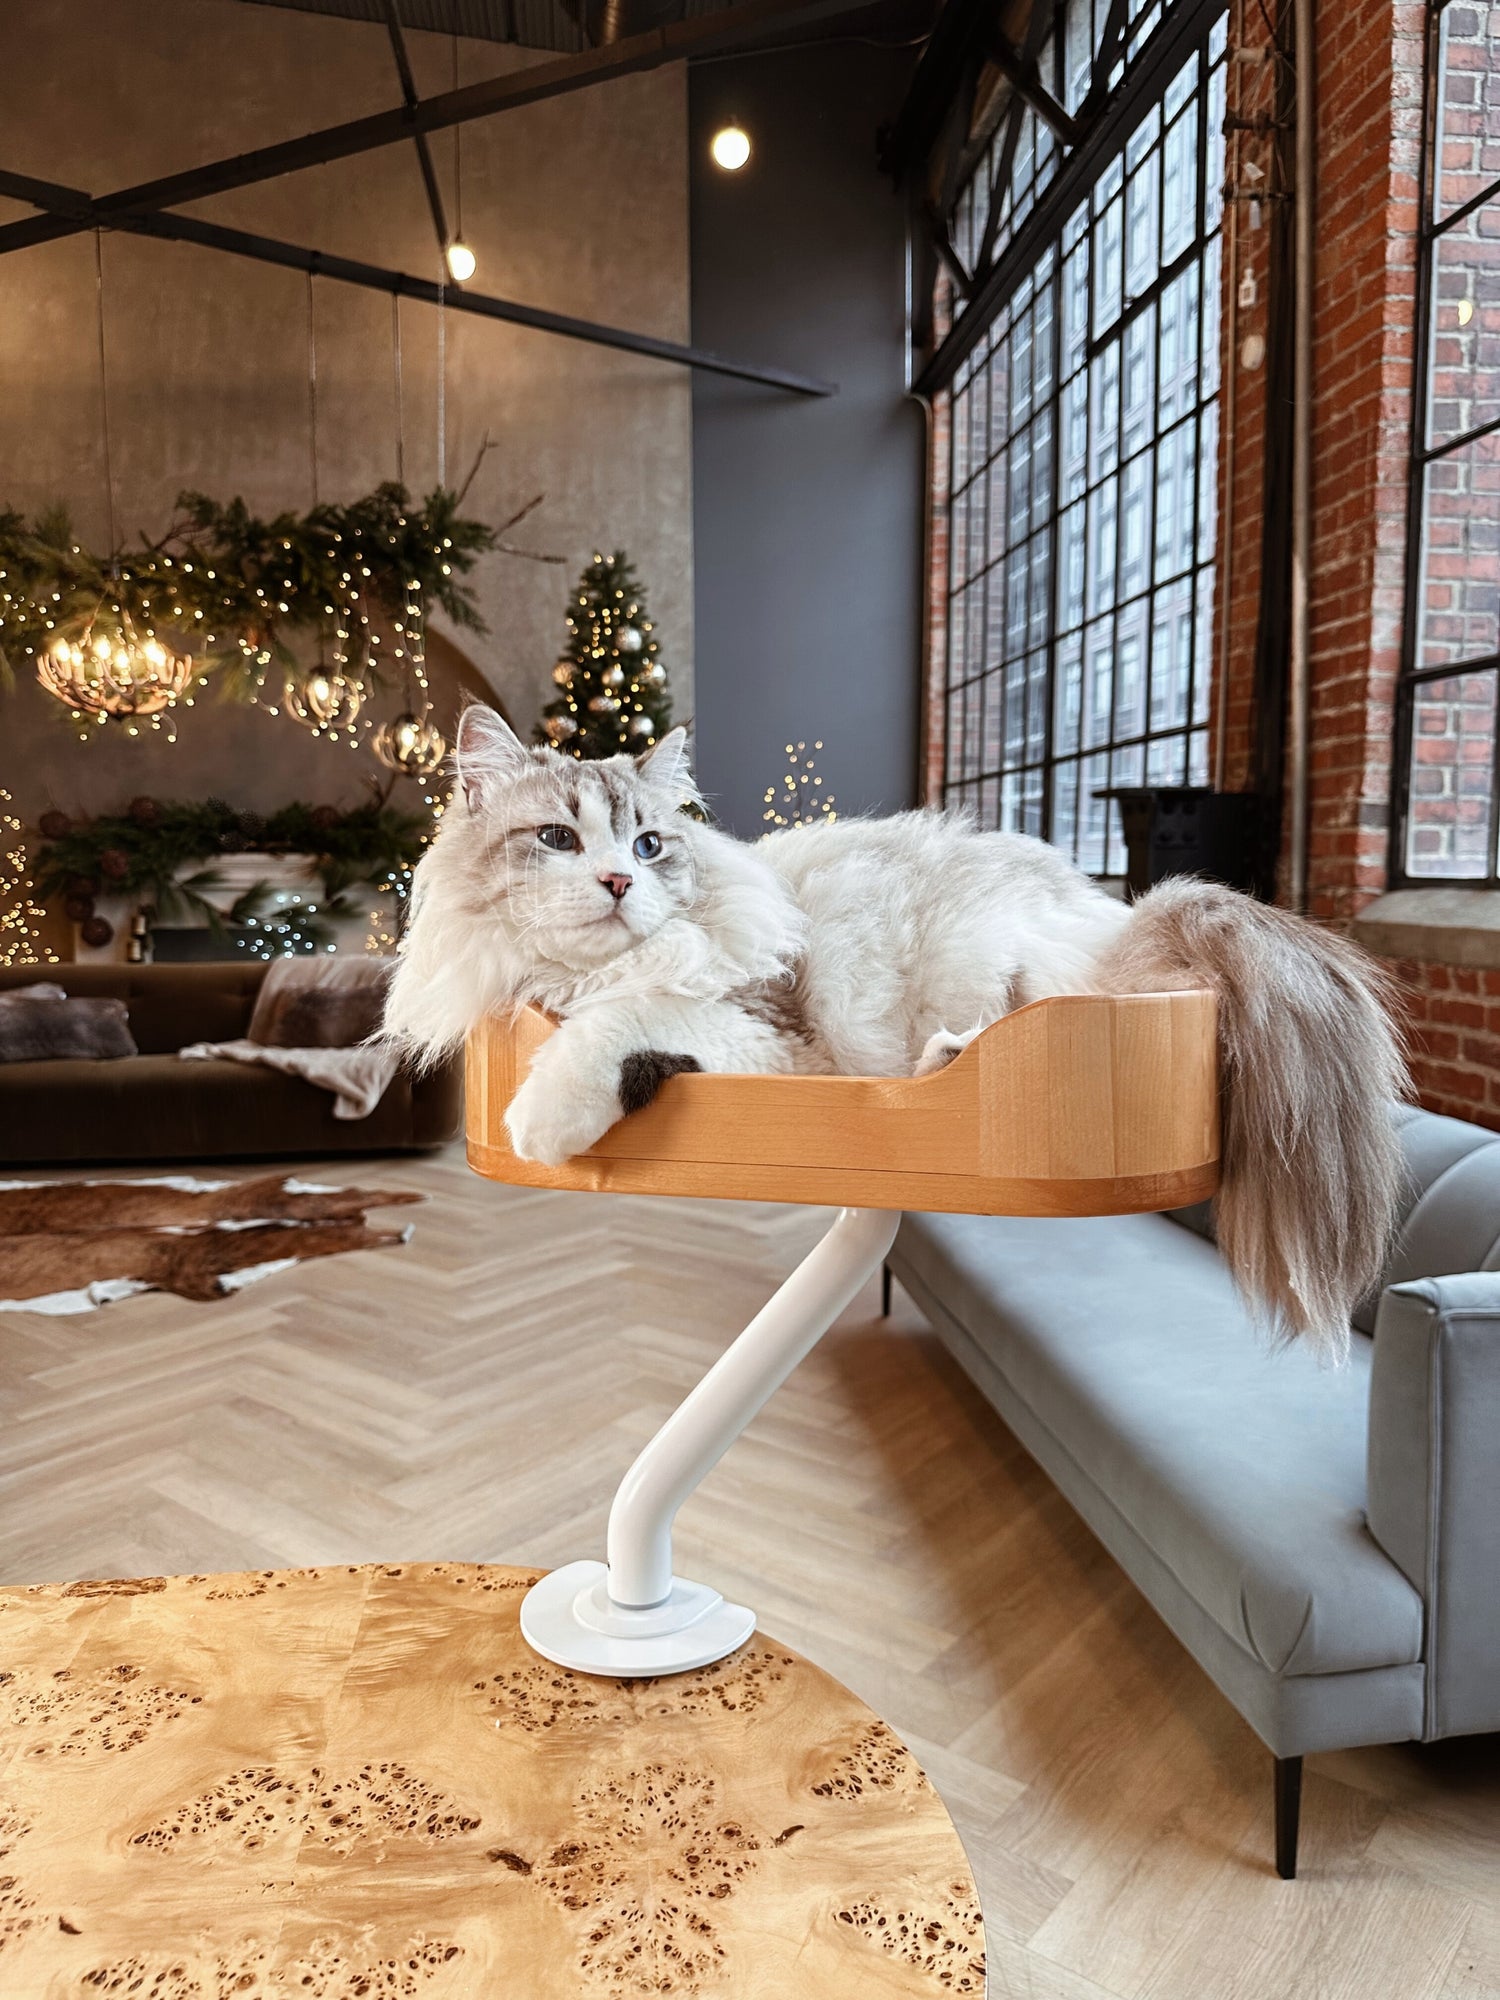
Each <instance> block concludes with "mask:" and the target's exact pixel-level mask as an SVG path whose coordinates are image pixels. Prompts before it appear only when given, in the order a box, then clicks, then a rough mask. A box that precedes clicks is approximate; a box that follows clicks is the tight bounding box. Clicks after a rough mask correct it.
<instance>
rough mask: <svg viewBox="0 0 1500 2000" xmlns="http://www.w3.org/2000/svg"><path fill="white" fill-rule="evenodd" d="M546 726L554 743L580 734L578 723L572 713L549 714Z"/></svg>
mask: <svg viewBox="0 0 1500 2000" xmlns="http://www.w3.org/2000/svg"><path fill="white" fill-rule="evenodd" d="M546 727H547V734H548V735H549V736H550V737H551V738H552V741H553V742H554V743H561V742H562V741H563V740H564V738H566V737H569V736H576V735H577V734H578V724H577V723H576V722H575V721H574V720H573V718H572V716H571V715H549V716H548V717H547V725H546Z"/></svg>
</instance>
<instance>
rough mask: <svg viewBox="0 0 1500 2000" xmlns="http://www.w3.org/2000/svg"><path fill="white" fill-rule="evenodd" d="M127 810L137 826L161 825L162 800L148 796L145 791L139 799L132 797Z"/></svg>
mask: <svg viewBox="0 0 1500 2000" xmlns="http://www.w3.org/2000/svg"><path fill="white" fill-rule="evenodd" d="M125 810H126V813H127V814H128V815H129V817H130V818H131V819H133V820H134V821H135V823H136V825H137V826H159V825H160V824H161V802H160V800H158V799H150V798H147V797H146V795H145V794H144V793H142V795H141V796H140V797H139V798H138V799H132V800H131V801H130V804H129V805H128V806H127V807H126V808H125Z"/></svg>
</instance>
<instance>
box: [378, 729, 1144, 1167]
mask: <svg viewBox="0 0 1500 2000" xmlns="http://www.w3.org/2000/svg"><path fill="white" fill-rule="evenodd" d="M458 765H459V784H458V786H457V788H456V790H455V794H454V800H453V804H452V805H451V807H450V808H449V812H448V814H447V816H446V818H445V820H444V823H443V828H442V832H441V835H440V837H439V838H438V840H437V841H436V842H435V843H434V845H433V847H432V849H431V851H430V852H429V853H428V854H427V856H426V857H425V858H424V860H423V862H422V864H421V866H420V868H419V869H418V871H417V879H416V887H415V896H414V905H413V914H412V920H411V923H410V926H409V928H408V931H407V936H406V940H405V947H404V952H403V956H402V960H401V964H400V966H399V968H398V970H397V973H396V976H395V978H394V980H393V982H392V986H391V994H390V1001H389V1005H388V1009H387V1016H386V1032H387V1033H388V1034H389V1035H391V1036H393V1037H394V1038H396V1039H397V1040H399V1041H401V1042H403V1043H404V1044H405V1045H406V1046H407V1047H408V1048H409V1049H411V1050H413V1051H414V1052H416V1053H418V1054H419V1055H420V1056H421V1057H423V1058H424V1059H433V1058H435V1057H437V1056H438V1055H440V1054H442V1053H445V1052H447V1051H449V1050H451V1049H452V1048H454V1047H455V1046H456V1045H457V1044H458V1043H459V1042H460V1041H461V1040H462V1038H463V1036H464V1035H465V1034H466V1033H467V1031H468V1030H469V1028H470V1027H471V1026H472V1025H473V1024H474V1023H475V1022H476V1021H478V1020H480V1019H482V1018H483V1017H484V1016H485V1015H486V1014H489V1013H492V1012H505V1011H510V1010H514V1009H515V1008H518V1007H520V1006H522V1005H524V1004H526V1003H527V1002H531V1003H534V1004H535V1005H537V1006H540V1007H543V1008H545V1009H547V1010H548V1011H549V1012H552V1013H554V1014H557V1015H558V1016H560V1017H561V1020H562V1026H561V1028H560V1029H559V1031H558V1033H557V1034H555V1035H554V1036H552V1037H551V1038H550V1040H549V1041H548V1042H547V1044H546V1045H545V1047H544V1048H543V1050H542V1051H541V1053H540V1055H539V1057H538V1059H537V1061H536V1062H535V1064H534V1065H533V1068H532V1072H531V1075H530V1076H529V1077H528V1078H527V1079H526V1081H525V1083H524V1084H523V1085H522V1086H521V1089H520V1090H519V1091H518V1093H517V1095H516V1097H515V1100H514V1102H513V1103H512V1105H511V1107H510V1111H509V1114H508V1118H507V1124H508V1127H509V1130H510V1136H511V1142H512V1144H513V1145H514V1146H515V1148H516V1150H517V1152H518V1153H519V1154H520V1155H521V1157H523V1158H526V1159H535V1160H541V1161H545V1162H548V1163H552V1164H555V1163H557V1162H558V1161H561V1160H564V1159H567V1158H568V1157H570V1156H571V1155H572V1154H574V1153H577V1152H581V1151H583V1150H584V1149H585V1148H586V1147H588V1146H589V1145H591V1144H592V1143H593V1142H594V1141H595V1140H596V1139H598V1138H599V1137H600V1136H601V1135H602V1133H604V1132H605V1131H607V1130H608V1128H609V1126H610V1125H612V1124H613V1123H614V1122H615V1121H616V1119H618V1118H619V1117H620V1115H621V1104H620V1097H619V1082H620V1069H621V1064H622V1062H623V1061H624V1059H625V1058H626V1057H627V1056H629V1055H631V1054H633V1053H636V1052H638V1051H641V1050H647V1049H651V1050H662V1051H666V1052H669V1053H671V1054H673V1055H686V1056H691V1057H692V1058H694V1060H695V1061H696V1062H697V1063H698V1064H699V1066H700V1067H701V1068H703V1069H708V1070H719V1071H730V1070H738V1071H761V1072H771V1073H788V1072H794V1071H800V1072H804V1073H805V1072H808V1071H822V1072H844V1073H852V1074H860V1075H906V1074H910V1073H912V1072H913V1071H914V1070H918V1071H919V1072H925V1070H927V1069H930V1068H933V1067H938V1066H940V1065H941V1062H943V1061H945V1060H948V1059H949V1058H950V1057H951V1056H952V1055H953V1054H954V1053H956V1051H957V1049H958V1047H960V1046H962V1043H963V1040H964V1039H967V1037H968V1036H969V1035H972V1034H973V1033H976V1032H977V1031H978V1029H979V1028H980V1027H982V1026H985V1025H987V1024H988V1023H989V1022H991V1021H994V1020H996V1019H998V1018H999V1016H1000V1015H1001V1014H1003V1013H1005V1012H1006V1011H1007V1010H1008V1009H1009V1008H1011V1007H1013V1006H1017V1005H1020V1004H1021V1003H1023V1002H1024V1001H1027V1000H1034V999H1038V998H1040V997H1042V996H1043V995H1044V994H1050V993H1064V992H1084V991H1087V990H1088V989H1089V986H1090V983H1091V968H1092V965H1093V962H1094V960H1095V959H1096V958H1097V956H1098V954H1099V953H1100V952H1101V951H1102V950H1103V949H1104V948H1105V946H1106V945H1108V944H1109V943H1110V942H1111V941H1112V940H1113V939H1114V937H1115V936H1116V935H1117V933H1118V931H1119V929H1120V927H1121V925H1122V924H1123V922H1124V921H1125V911H1124V909H1123V907H1122V906H1121V905H1120V904H1119V903H1117V902H1116V901H1114V900H1113V898H1111V897H1109V896H1108V895H1106V894H1104V893H1103V892H1101V891H1100V890H1099V889H1097V888H1096V887H1095V886H1094V884H1093V883H1092V882H1090V881H1089V880H1088V878H1087V877H1086V876H1084V875H1081V874H1080V873H1079V872H1078V870H1077V869H1075V868H1073V867H1072V866H1071V865H1070V864H1069V863H1068V862H1066V861H1064V860H1063V859H1062V857H1061V856H1060V855H1058V854H1057V853H1056V852H1055V851H1054V850H1053V849H1051V848H1049V847H1046V846H1044V845H1043V844H1042V843H1041V842H1040V841H1035V840H1030V839H1026V838H1024V837H1022V836H1020V835H1015V834H1001V833H979V832H976V831H975V830H974V829H973V828H972V827H971V826H970V825H969V824H968V823H967V822H966V821H964V820H962V819H959V818H952V817H947V816H944V815H941V814H935V813H907V814H903V815H901V816H900V817H898V818H894V819H887V820H849V821H844V822H841V823H839V824H837V825H828V824H826V823H825V824H820V825H817V826H812V827H799V828H795V829H791V830H789V831H787V832H784V833H777V834H773V835H771V836H770V837H769V838H768V839H766V840H763V841H761V842H760V843H759V844H758V845H756V846H755V847H746V846H744V845H742V844H741V843H739V842H737V841H734V840H731V839H729V838H728V837H727V836H725V835H724V834H722V833H719V832H717V831H715V830H714V829H713V828H711V827H708V826H706V825H702V824H699V823H698V822H697V821H695V820H691V819H687V818H684V817H683V815H682V814H681V812H680V810H679V808H680V806H681V804H682V802H683V801H684V800H685V799H691V798H692V797H693V796H694V794H693V792H692V781H691V778H690V776H689V774H688V770H687V763H686V757H685V749H684V739H683V736H682V732H681V731H673V732H672V734H671V735H670V736H668V737H667V738H666V739H664V741H663V742H662V744H660V745H659V746H658V747H657V749H656V750H655V751H653V752H651V753H649V754H648V755H647V756H646V757H645V758H642V759H641V760H640V761H639V763H638V764H635V765H632V764H631V762H630V760H629V759H626V758H611V759H609V760H608V763H607V765H604V766H597V765H596V766H589V765H580V764H579V763H577V762H576V761H575V760H572V759H569V758H566V757H563V756H560V755H558V754H557V753H555V752H550V751H529V750H526V749H525V748H524V747H523V746H522V745H521V744H520V743H519V742H517V740H516V738H515V737H514V736H513V735H512V734H511V733H510V731H509V730H508V729H507V728H506V726H505V725H504V723H503V722H501V720H500V718H499V717H498V716H496V715H494V714H493V713H492V711H490V710H488V709H470V710H469V711H467V713H466V714H465V716H464V718H463V721H462V724H461V726H460V733H459V744H458ZM552 821H561V822H563V823H565V824H566V825H567V826H568V827H569V828H570V829H571V830H572V832H573V834H574V835H575V837H576V839H577V842H578V851H577V852H576V853H568V854H558V853H554V852H550V851H548V850H547V849H546V848H544V847H543V846H542V845H541V844H540V842H539V840H538V838H537V828H538V826H539V825H541V824H547V823H549V822H552ZM653 829H659V830H660V831H661V833H662V835H663V836H664V837H665V838H666V839H668V840H670V841H671V842H672V843H673V847H674V853H675V855H676V864H675V868H673V869H672V870H671V875H672V878H673V879H672V880H670V881H669V873H668V867H667V864H666V863H663V864H661V865H660V866H659V867H653V866H651V865H649V864H643V863H642V862H640V861H639V860H638V859H636V858H635V857H634V856H633V854H632V851H631V843H632V840H633V839H634V838H635V836H636V834H637V833H638V832H641V831H649V830H653ZM622 872H623V873H628V874H630V875H631V876H632V878H633V880H632V886H631V888H630V890H629V892H628V894H627V895H626V896H625V898H624V899H623V901H621V902H618V903H616V902H614V901H613V900H612V898H611V895H610V891H609V890H608V888H607V887H605V886H604V882H603V880H602V878H604V877H606V876H609V875H611V874H618V873H622ZM794 979H795V984H796V991H795V995H794V996H793V995H792V994H790V992H789V991H782V992H778V989H789V988H790V986H791V984H792V982H793V980H794ZM768 1014H769V1016H770V1018H769V1019H768V1018H766V1016H767V1015H768ZM788 1016H790V1017H791V1018H793V1019H794V1020H795V1022H796V1025H797V1029H798V1030H799V1031H798V1032H791V1031H789V1025H788Z"/></svg>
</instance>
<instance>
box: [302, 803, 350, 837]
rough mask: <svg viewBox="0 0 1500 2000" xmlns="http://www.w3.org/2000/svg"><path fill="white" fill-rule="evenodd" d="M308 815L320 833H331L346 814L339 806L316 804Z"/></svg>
mask: <svg viewBox="0 0 1500 2000" xmlns="http://www.w3.org/2000/svg"><path fill="white" fill-rule="evenodd" d="M307 817H308V818H309V820H311V822H312V824H313V825H314V826H315V827H316V828H317V829H318V832H319V833H331V832H332V831H333V829H334V828H335V827H336V826H339V825H341V824H342V823H343V818H344V815H343V814H342V813H341V812H340V811H339V809H338V807H337V806H314V807H313V809H312V811H311V812H310V813H309V814H308V816H307Z"/></svg>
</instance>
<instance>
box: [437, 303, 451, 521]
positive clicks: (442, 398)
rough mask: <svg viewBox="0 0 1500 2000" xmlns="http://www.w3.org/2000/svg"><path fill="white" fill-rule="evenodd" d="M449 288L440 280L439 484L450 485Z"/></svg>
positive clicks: (438, 371) (438, 373)
mask: <svg viewBox="0 0 1500 2000" xmlns="http://www.w3.org/2000/svg"><path fill="white" fill-rule="evenodd" d="M446 293H447V287H446V286H445V284H444V282H443V280H442V279H441V278H439V279H438V288H437V295H438V297H437V308H438V368H437V377H438V379H437V483H438V485H439V486H446V485H447V484H448V307H447V297H446Z"/></svg>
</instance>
